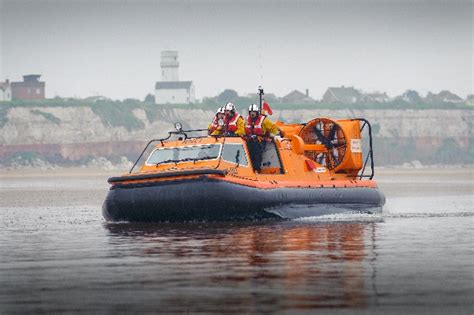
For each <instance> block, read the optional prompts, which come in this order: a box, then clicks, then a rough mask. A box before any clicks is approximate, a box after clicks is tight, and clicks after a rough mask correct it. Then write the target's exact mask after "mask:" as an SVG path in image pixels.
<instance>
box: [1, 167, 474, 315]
mask: <svg viewBox="0 0 474 315" xmlns="http://www.w3.org/2000/svg"><path fill="white" fill-rule="evenodd" d="M107 175H110V174H99V175H91V174H90V173H86V174H81V173H74V172H70V171H69V172H66V173H60V172H58V171H55V172H53V174H52V175H50V176H45V174H43V173H34V174H20V175H14V174H11V173H8V174H5V173H4V174H2V175H1V181H0V215H1V222H0V313H2V314H3V313H13V312H21V313H30V312H48V313H51V312H85V313H90V312H129V311H135V312H143V311H147V312H165V313H169V312H219V313H265V312H290V313H298V314H299V313H314V312H315V310H318V311H327V312H341V313H351V314H352V313H354V312H356V313H364V314H365V313H382V312H384V313H394V314H400V313H430V314H431V313H440V314H444V313H459V314H472V313H474V279H473V278H474V246H473V240H474V210H473V204H474V183H473V173H472V169H461V170H444V171H441V173H439V172H438V171H437V170H431V171H430V170H427V171H416V172H414V171H403V172H396V171H390V170H388V171H384V172H382V174H381V175H380V176H379V179H380V186H381V188H382V190H383V191H384V192H385V193H386V195H387V205H386V207H385V210H386V212H385V213H384V214H383V215H381V216H380V215H378V216H377V215H361V214H353V215H334V216H323V217H312V218H305V219H298V220H292V221H283V222H275V221H267V222H241V223H188V224H129V223H119V224H112V223H107V222H105V221H104V220H103V219H102V217H101V210H100V205H101V202H102V200H103V198H104V197H105V194H106V190H107V184H106V182H105V178H106V177H107Z"/></svg>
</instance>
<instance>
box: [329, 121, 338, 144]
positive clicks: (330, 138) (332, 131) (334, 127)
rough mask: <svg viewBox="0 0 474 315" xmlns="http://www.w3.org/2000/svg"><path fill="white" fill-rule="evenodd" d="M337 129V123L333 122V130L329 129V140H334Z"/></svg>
mask: <svg viewBox="0 0 474 315" xmlns="http://www.w3.org/2000/svg"><path fill="white" fill-rule="evenodd" d="M336 131H337V125H336V124H333V125H332V128H331V130H329V135H328V139H329V141H332V140H333V139H334V136H335V135H336Z"/></svg>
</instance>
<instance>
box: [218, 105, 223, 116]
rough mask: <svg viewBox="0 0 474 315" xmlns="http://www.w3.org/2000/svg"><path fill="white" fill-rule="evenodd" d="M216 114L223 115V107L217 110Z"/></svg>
mask: <svg viewBox="0 0 474 315" xmlns="http://www.w3.org/2000/svg"><path fill="white" fill-rule="evenodd" d="M217 114H224V106H222V107H219V108H218V109H217V111H216V115H217Z"/></svg>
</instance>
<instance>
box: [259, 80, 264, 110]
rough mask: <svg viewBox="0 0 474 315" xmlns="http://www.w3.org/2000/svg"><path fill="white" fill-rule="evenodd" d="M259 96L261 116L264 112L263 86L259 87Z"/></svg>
mask: <svg viewBox="0 0 474 315" xmlns="http://www.w3.org/2000/svg"><path fill="white" fill-rule="evenodd" d="M258 95H259V98H260V114H261V113H262V110H263V108H262V107H263V105H262V99H263V95H264V93H263V88H262V87H261V86H259V87H258Z"/></svg>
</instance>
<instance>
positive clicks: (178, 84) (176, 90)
mask: <svg viewBox="0 0 474 315" xmlns="http://www.w3.org/2000/svg"><path fill="white" fill-rule="evenodd" d="M160 66H161V81H158V82H156V84H155V103H156V104H190V103H194V102H195V101H196V98H195V97H194V84H193V81H179V77H178V68H179V62H178V52H177V51H170V50H165V51H162V52H161V62H160Z"/></svg>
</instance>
